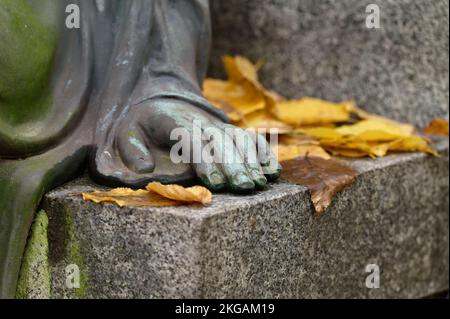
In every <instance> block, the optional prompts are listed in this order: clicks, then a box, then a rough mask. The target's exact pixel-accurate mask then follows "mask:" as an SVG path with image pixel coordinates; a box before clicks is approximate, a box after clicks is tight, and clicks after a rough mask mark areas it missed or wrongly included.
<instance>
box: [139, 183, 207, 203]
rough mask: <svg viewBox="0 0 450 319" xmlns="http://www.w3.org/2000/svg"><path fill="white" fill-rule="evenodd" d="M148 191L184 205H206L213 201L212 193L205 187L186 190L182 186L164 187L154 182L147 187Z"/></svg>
mask: <svg viewBox="0 0 450 319" xmlns="http://www.w3.org/2000/svg"><path fill="white" fill-rule="evenodd" d="M147 190H148V191H150V192H154V193H157V194H159V195H161V196H163V197H165V198H170V199H172V200H175V201H178V202H182V203H202V204H203V205H206V204H210V203H211V201H212V194H211V192H210V191H209V190H208V189H207V188H205V187H203V186H194V187H189V188H185V187H183V186H180V185H163V184H161V183H158V182H153V183H150V184H148V185H147Z"/></svg>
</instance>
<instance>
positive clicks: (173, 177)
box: [0, 0, 280, 298]
mask: <svg viewBox="0 0 450 319" xmlns="http://www.w3.org/2000/svg"><path fill="white" fill-rule="evenodd" d="M69 4H75V5H77V6H79V8H80V12H81V15H80V19H81V20H80V28H67V26H66V23H65V22H66V21H65V19H66V15H67V14H66V12H65V8H66V7H67V5H69ZM209 19H210V18H209V7H208V0H0V297H6V298H10V297H14V294H15V288H16V281H17V277H18V272H19V268H20V263H21V257H22V254H23V250H24V247H25V243H26V238H27V234H28V230H29V227H30V224H31V222H32V220H33V215H34V212H35V211H36V209H37V206H38V205H39V202H40V200H41V198H42V196H43V195H44V193H45V192H47V191H49V190H50V189H52V188H54V187H56V186H58V185H61V184H63V183H65V182H67V181H69V180H71V179H73V178H75V177H76V176H78V175H79V174H80V173H82V172H83V171H84V169H85V167H86V163H87V164H88V165H87V167H88V169H89V173H90V176H91V177H92V178H93V179H94V180H95V181H97V182H99V183H102V184H106V185H110V186H119V185H127V186H131V187H142V186H144V185H145V184H147V183H148V182H150V181H152V180H159V181H162V182H164V183H181V184H189V183H194V182H195V180H196V178H197V177H198V178H199V179H200V181H201V182H203V184H205V185H206V186H207V187H209V188H210V189H212V190H222V189H229V190H231V191H234V192H245V191H251V190H253V189H255V188H262V187H264V185H265V184H266V182H267V179H269V180H273V179H276V178H277V177H278V176H279V173H280V166H279V164H278V163H276V159H275V158H274V156H273V154H270V153H269V152H268V151H259V153H258V154H257V156H258V159H259V163H256V164H255V163H250V162H246V160H245V158H244V163H229V164H227V163H225V164H220V165H219V164H215V163H203V162H200V163H191V164H183V163H178V164H175V163H173V162H172V161H171V160H170V158H169V157H168V152H169V149H170V147H171V146H172V145H173V143H174V141H171V139H170V132H171V130H173V129H174V128H176V127H185V128H186V129H192V125H193V124H192V123H193V121H194V120H197V121H200V122H201V123H202V126H204V127H215V128H218V129H219V130H221V131H222V132H224V133H223V134H225V130H224V129H225V128H226V127H227V126H228V125H229V124H227V123H228V120H227V118H226V116H225V115H224V114H223V113H222V112H221V111H219V110H217V109H215V108H214V107H212V106H211V105H210V104H209V103H208V102H207V101H206V100H205V99H204V98H203V97H202V94H201V83H202V81H203V78H204V76H205V74H206V70H207V63H208V55H209V46H210V38H211V34H210V33H211V32H210V21H209ZM245 134H247V133H245ZM252 138H253V140H254V139H255V137H252ZM256 138H258V139H259V140H261V138H260V137H256ZM191 142H192V143H196V142H198V141H191ZM220 147H222V148H226V149H224V152H227V153H235V154H236V156H237V157H239V156H240V155H239V153H240V151H241V150H240V149H239V146H238V145H236V144H232V145H231V146H230V145H228V144H223V145H220ZM253 148H254V149H255V152H257V149H256V147H255V146H254V145H253ZM262 149H264V148H262ZM265 149H266V150H268V149H269V148H268V146H267V147H266V148H265Z"/></svg>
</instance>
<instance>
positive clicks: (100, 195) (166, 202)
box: [82, 188, 182, 207]
mask: <svg viewBox="0 0 450 319" xmlns="http://www.w3.org/2000/svg"><path fill="white" fill-rule="evenodd" d="M82 195H83V199H84V200H89V201H92V202H95V203H106V202H109V203H115V204H117V205H119V206H120V207H125V206H136V207H145V206H147V207H166V206H178V205H182V203H180V202H178V201H175V200H172V199H169V198H166V197H164V196H161V195H159V194H157V193H154V192H149V191H147V190H143V189H140V190H132V189H130V188H116V189H113V190H111V191H105V192H101V191H96V192H92V193H82Z"/></svg>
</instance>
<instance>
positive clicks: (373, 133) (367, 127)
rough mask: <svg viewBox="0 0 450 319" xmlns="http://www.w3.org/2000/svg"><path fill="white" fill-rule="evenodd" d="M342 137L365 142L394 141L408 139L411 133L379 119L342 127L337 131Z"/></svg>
mask: <svg viewBox="0 0 450 319" xmlns="http://www.w3.org/2000/svg"><path fill="white" fill-rule="evenodd" d="M336 132H337V133H339V134H341V135H344V136H345V135H347V136H356V137H358V138H360V139H362V140H364V141H392V140H395V139H398V138H403V137H408V136H410V135H411V133H410V132H409V131H405V129H404V127H402V126H399V125H396V124H395V123H393V122H388V121H385V120H379V119H370V120H363V121H360V122H358V123H356V124H352V125H345V126H341V127H339V128H337V129H336Z"/></svg>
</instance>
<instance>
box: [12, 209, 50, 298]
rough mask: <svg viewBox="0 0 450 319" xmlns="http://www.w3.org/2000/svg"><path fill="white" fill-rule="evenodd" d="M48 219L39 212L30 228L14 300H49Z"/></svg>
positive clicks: (43, 212)
mask: <svg viewBox="0 0 450 319" xmlns="http://www.w3.org/2000/svg"><path fill="white" fill-rule="evenodd" d="M47 228H48V217H47V214H46V213H45V211H40V212H39V213H38V214H37V216H36V218H35V220H34V223H33V226H32V227H31V233H30V237H29V239H28V243H27V247H26V250H25V254H24V257H23V261H22V266H21V270H20V275H19V281H18V287H17V293H16V298H18V299H49V298H50V297H51V274H50V269H49V263H48V236H47Z"/></svg>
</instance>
